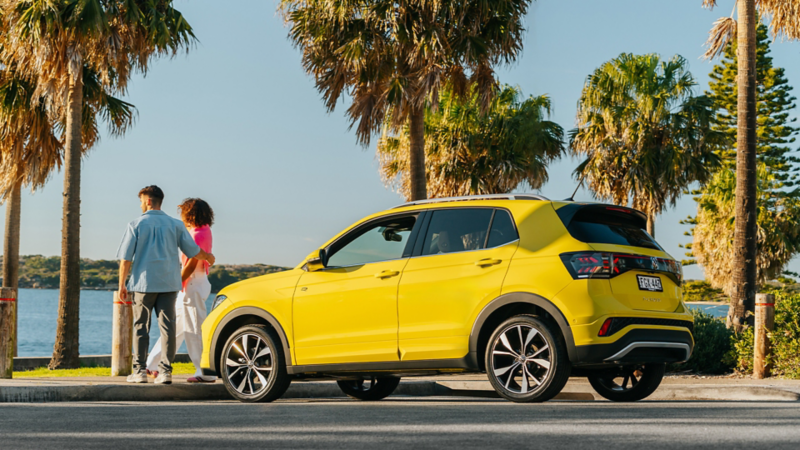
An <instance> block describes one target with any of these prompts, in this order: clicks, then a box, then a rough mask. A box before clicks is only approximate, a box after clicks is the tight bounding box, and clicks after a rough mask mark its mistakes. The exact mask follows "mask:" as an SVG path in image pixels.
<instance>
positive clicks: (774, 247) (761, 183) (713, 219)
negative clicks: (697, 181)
mask: <svg viewBox="0 0 800 450" xmlns="http://www.w3.org/2000/svg"><path fill="white" fill-rule="evenodd" d="M780 185H781V181H779V180H778V179H777V176H776V175H775V174H774V173H773V172H772V171H770V170H769V169H768V168H767V166H766V165H765V164H764V163H761V164H759V166H758V171H757V191H756V192H757V194H756V195H757V204H758V216H757V225H758V233H757V239H758V241H757V249H756V268H757V275H756V282H757V283H758V284H759V285H763V284H764V282H765V281H766V280H770V279H773V278H775V277H777V276H779V275H780V274H781V272H782V271H783V268H784V266H785V265H786V264H787V263H788V262H789V260H791V259H792V257H793V256H794V255H795V254H796V253H797V252H798V251H800V221H798V220H797V218H798V217H800V196H798V195H794V194H792V195H789V194H786V195H784V194H781V195H777V194H776V193H775V192H776V191H775V190H776V189H777V188H778V187H780ZM735 192H736V174H735V172H734V171H733V170H732V169H728V168H725V169H722V170H720V171H719V172H717V173H716V174H715V175H714V176H713V177H712V179H711V181H710V182H709V183H708V184H707V185H706V186H705V188H704V189H703V191H702V194H701V195H700V196H699V197H698V206H697V210H698V215H697V221H696V225H695V228H694V230H693V238H694V243H693V244H692V253H693V254H694V255H695V256H696V257H697V261H698V262H699V263H700V264H701V265H702V266H703V269H704V272H705V276H706V280H708V281H709V282H710V283H711V286H712V287H714V288H721V289H722V290H723V291H724V292H725V293H726V294H727V295H731V293H732V289H733V261H732V258H731V255H732V254H733V238H734V217H735V212H736V210H735V207H736V198H735Z"/></svg>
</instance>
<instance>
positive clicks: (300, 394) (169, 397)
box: [0, 374, 800, 403]
mask: <svg viewBox="0 0 800 450" xmlns="http://www.w3.org/2000/svg"><path fill="white" fill-rule="evenodd" d="M186 378H187V376H175V377H174V381H173V384H172V385H169V386H157V385H154V384H147V385H144V384H138V385H132V384H128V383H126V382H125V379H124V377H80V378H15V379H13V380H0V403H3V402H70V401H110V402H115V401H119V402H122V401H193V400H194V401H199V400H203V401H208V400H231V397H230V395H229V394H228V392H227V391H226V390H225V387H224V386H223V385H222V382H221V381H217V382H216V383H214V384H202V385H198V384H189V383H186ZM393 395H397V396H414V397H429V396H462V397H475V398H497V394H496V393H495V392H494V390H493V389H492V387H491V385H490V384H489V382H488V381H487V379H486V376H485V375H480V374H475V375H450V376H436V377H417V378H405V379H404V380H403V381H402V382H401V383H400V386H399V387H398V388H397V390H396V391H395V393H394V394H393ZM335 397H344V394H342V392H341V390H339V387H338V386H337V385H336V383H335V382H334V381H327V380H326V381H294V382H292V385H291V386H290V387H289V390H288V391H287V392H286V394H285V395H284V396H283V397H282V398H286V399H296V398H335ZM555 399H556V400H579V401H593V400H603V398H602V397H600V396H598V395H597V394H595V393H594V390H592V387H591V386H590V385H589V382H588V381H587V380H586V379H585V378H571V379H570V381H569V383H567V386H566V387H565V388H564V390H563V391H562V392H561V394H559V395H558V396H557V397H556V398H555ZM647 400H650V401H798V400H800V381H796V380H779V379H767V380H752V379H745V378H729V377H711V378H701V377H691V376H677V377H666V378H665V379H664V381H663V382H662V383H661V386H660V387H659V389H658V390H657V391H656V392H655V393H654V394H653V395H651V396H650V397H649V398H648V399H647Z"/></svg>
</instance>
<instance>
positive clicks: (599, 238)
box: [559, 207, 662, 250]
mask: <svg viewBox="0 0 800 450" xmlns="http://www.w3.org/2000/svg"><path fill="white" fill-rule="evenodd" d="M559 215H560V214H559ZM563 218H564V217H562V219H563ZM644 225H646V223H643V221H642V220H641V219H640V218H639V217H637V216H635V215H633V213H630V212H628V210H624V209H622V208H617V209H614V208H605V207H586V208H581V209H579V210H578V211H577V212H575V215H574V216H573V217H572V218H571V220H569V223H568V225H567V230H568V231H569V234H571V235H572V237H574V238H575V239H577V240H579V241H581V242H587V243H590V244H617V245H630V246H632V247H644V248H652V249H656V250H662V248H661V247H660V246H659V245H658V243H656V241H655V239H653V237H652V236H650V235H649V234H647V231H646V230H645V229H644V228H643V226H644Z"/></svg>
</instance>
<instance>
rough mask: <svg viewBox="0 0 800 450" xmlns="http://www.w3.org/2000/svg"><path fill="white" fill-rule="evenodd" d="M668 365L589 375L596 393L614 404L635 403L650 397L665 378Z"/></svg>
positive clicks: (622, 368) (634, 366) (622, 369)
mask: <svg viewBox="0 0 800 450" xmlns="http://www.w3.org/2000/svg"><path fill="white" fill-rule="evenodd" d="M666 367H667V365H666V364H663V363H662V364H638V365H629V366H620V367H613V368H610V369H604V370H600V371H597V372H595V373H593V374H591V375H589V383H590V384H591V385H592V387H593V388H594V390H595V392H597V393H598V394H600V395H601V396H602V397H603V398H606V399H608V400H611V401H613V402H635V401H637V400H642V399H645V398H647V397H649V396H650V394H652V393H653V392H655V391H656V389H658V386H659V385H660V384H661V379H662V378H664V372H665V371H666Z"/></svg>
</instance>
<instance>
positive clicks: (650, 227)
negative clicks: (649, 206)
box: [647, 213, 656, 237]
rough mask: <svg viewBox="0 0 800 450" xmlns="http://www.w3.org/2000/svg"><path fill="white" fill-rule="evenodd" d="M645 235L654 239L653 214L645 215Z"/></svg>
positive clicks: (654, 219)
mask: <svg viewBox="0 0 800 450" xmlns="http://www.w3.org/2000/svg"><path fill="white" fill-rule="evenodd" d="M647 234H649V235H650V236H653V237H656V215H655V214H654V213H648V214H647Z"/></svg>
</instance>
